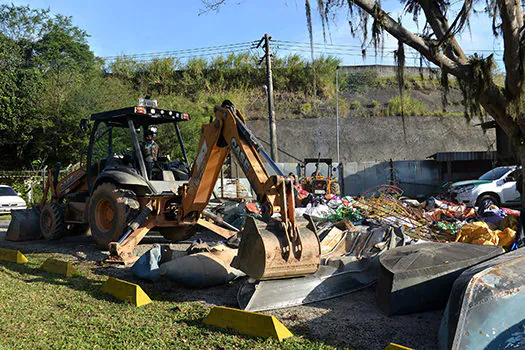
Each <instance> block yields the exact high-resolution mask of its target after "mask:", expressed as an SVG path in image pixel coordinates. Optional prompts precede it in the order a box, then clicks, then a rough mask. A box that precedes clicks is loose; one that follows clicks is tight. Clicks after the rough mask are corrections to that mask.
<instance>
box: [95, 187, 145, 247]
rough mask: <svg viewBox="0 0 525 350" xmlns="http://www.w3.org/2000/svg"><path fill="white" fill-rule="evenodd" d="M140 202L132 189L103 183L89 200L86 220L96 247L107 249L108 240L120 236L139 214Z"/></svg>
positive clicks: (116, 238) (112, 240)
mask: <svg viewBox="0 0 525 350" xmlns="http://www.w3.org/2000/svg"><path fill="white" fill-rule="evenodd" d="M139 209H140V204H139V202H138V201H137V196H136V195H135V193H134V192H133V191H130V190H126V189H122V188H118V187H117V186H116V185H114V184H112V183H103V184H102V185H100V186H99V187H97V188H96V189H95V191H94V192H93V195H92V196H91V199H90V201H89V209H88V211H89V213H88V221H89V227H90V228H91V235H92V236H93V238H94V239H95V242H96V243H97V247H98V248H99V249H102V250H107V249H108V247H109V243H110V242H116V241H118V240H119V239H120V237H122V235H123V234H124V231H125V230H126V228H127V225H128V223H129V222H130V221H132V220H133V219H134V218H135V217H136V216H137V215H138V214H139Z"/></svg>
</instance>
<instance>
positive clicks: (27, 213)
mask: <svg viewBox="0 0 525 350" xmlns="http://www.w3.org/2000/svg"><path fill="white" fill-rule="evenodd" d="M41 237H42V233H41V231H40V209H39V208H38V207H36V206H34V207H33V208H31V209H25V210H13V211H11V222H10V223H9V227H8V228H7V234H6V236H5V239H7V240H8V241H31V240H34V239H40V238H41Z"/></svg>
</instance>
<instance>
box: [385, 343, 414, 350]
mask: <svg viewBox="0 0 525 350" xmlns="http://www.w3.org/2000/svg"><path fill="white" fill-rule="evenodd" d="M385 350H413V349H412V348H408V347H406V346H403V345H399V344H396V343H390V344H388V345H387V346H386V348H385Z"/></svg>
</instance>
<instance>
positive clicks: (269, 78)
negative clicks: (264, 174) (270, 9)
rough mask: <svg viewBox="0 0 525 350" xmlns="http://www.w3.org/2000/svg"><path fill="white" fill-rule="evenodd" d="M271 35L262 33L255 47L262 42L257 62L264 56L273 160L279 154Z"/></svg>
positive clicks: (276, 159) (276, 160) (276, 158)
mask: <svg viewBox="0 0 525 350" xmlns="http://www.w3.org/2000/svg"><path fill="white" fill-rule="evenodd" d="M271 39H272V37H271V36H269V35H268V34H264V36H263V37H262V39H261V40H260V41H259V43H258V44H257V48H258V47H260V46H261V44H262V43H263V42H264V44H263V49H264V51H265V53H264V56H263V57H261V60H260V61H259V64H260V63H261V62H262V60H264V59H265V58H266V78H267V85H266V92H267V94H268V121H269V124H270V156H271V157H272V159H273V161H274V162H278V161H279V154H278V151H277V128H276V125H275V111H274V106H273V81H272V53H271V51H270V40H271Z"/></svg>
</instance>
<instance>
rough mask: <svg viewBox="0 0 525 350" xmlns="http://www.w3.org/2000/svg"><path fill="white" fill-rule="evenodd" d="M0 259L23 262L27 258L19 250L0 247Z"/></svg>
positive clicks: (25, 261)
mask: <svg viewBox="0 0 525 350" xmlns="http://www.w3.org/2000/svg"><path fill="white" fill-rule="evenodd" d="M0 260H3V261H10V262H15V263H17V264H25V263H27V262H28V260H27V258H26V257H25V256H24V254H22V253H21V252H20V251H19V250H14V249H5V248H0Z"/></svg>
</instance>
